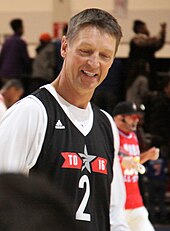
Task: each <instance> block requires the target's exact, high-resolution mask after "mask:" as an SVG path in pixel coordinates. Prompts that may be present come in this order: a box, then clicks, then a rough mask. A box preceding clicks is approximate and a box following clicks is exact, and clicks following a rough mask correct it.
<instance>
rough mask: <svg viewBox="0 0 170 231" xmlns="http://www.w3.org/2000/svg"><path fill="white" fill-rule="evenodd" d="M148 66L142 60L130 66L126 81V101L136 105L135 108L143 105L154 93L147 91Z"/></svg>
mask: <svg viewBox="0 0 170 231" xmlns="http://www.w3.org/2000/svg"><path fill="white" fill-rule="evenodd" d="M149 77H150V65H149V63H148V62H147V61H146V60H144V59H139V60H137V61H136V62H135V63H133V64H132V66H131V69H130V70H129V75H128V77H127V81H126V100H127V101H132V102H134V103H136V105H137V107H140V105H141V104H145V102H146V101H147V100H148V98H149V97H152V96H154V95H156V91H151V90H150V89H149Z"/></svg>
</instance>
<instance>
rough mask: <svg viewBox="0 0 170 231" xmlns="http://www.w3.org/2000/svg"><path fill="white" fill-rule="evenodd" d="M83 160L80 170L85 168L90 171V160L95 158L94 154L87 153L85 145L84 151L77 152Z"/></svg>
mask: <svg viewBox="0 0 170 231" xmlns="http://www.w3.org/2000/svg"><path fill="white" fill-rule="evenodd" d="M79 155H80V156H81V158H82V160H83V165H82V169H81V171H83V170H84V169H85V168H86V169H87V170H88V171H89V172H90V173H91V167H90V162H91V161H92V160H94V159H95V158H96V156H93V155H88V153H87V148H86V145H85V147H84V153H79Z"/></svg>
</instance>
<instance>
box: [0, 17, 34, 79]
mask: <svg viewBox="0 0 170 231" xmlns="http://www.w3.org/2000/svg"><path fill="white" fill-rule="evenodd" d="M10 26H11V28H12V30H13V32H14V33H13V35H12V36H10V37H9V38H7V39H6V40H5V42H4V44H3V45H2V50H1V53H0V77H1V78H6V79H7V78H19V77H23V76H24V75H28V74H30V72H31V59H30V57H29V54H28V50H27V44H26V42H25V41H24V40H22V39H21V36H22V35H23V33H24V26H23V21H22V20H21V19H13V20H12V21H11V22H10Z"/></svg>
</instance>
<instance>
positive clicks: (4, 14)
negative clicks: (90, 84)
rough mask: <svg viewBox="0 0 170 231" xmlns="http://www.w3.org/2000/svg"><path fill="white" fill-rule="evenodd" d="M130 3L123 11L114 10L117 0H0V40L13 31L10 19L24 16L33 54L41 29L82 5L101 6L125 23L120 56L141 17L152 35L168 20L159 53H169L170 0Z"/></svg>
mask: <svg viewBox="0 0 170 231" xmlns="http://www.w3.org/2000/svg"><path fill="white" fill-rule="evenodd" d="M127 3H128V4H127V13H126V14H124V15H120V14H117V13H116V12H115V5H114V0H0V43H2V42H3V35H4V34H9V33H11V29H10V27H9V21H10V20H11V19H12V18H14V17H21V18H22V19H23V20H24V24H25V35H24V38H25V39H26V41H27V42H28V43H29V44H30V46H29V49H30V52H31V54H32V55H33V56H34V49H35V45H36V43H37V42H38V36H39V35H40V33H42V32H50V33H53V23H54V22H60V21H61V22H66V21H68V20H69V18H70V17H71V16H72V15H73V14H75V13H77V12H78V11H80V10H82V9H85V8H89V7H99V8H102V9H105V10H107V11H109V12H110V13H111V14H113V15H115V16H116V17H117V19H118V21H119V23H120V25H121V27H122V31H123V34H124V36H123V38H122V42H121V46H120V47H119V50H118V54H117V56H120V57H126V56H127V55H128V49H129V40H130V38H131V37H132V35H133V32H132V23H133V20H134V19H137V18H138V19H142V20H144V21H145V22H146V23H147V25H148V28H149V30H150V32H151V34H153V35H154V34H156V33H158V30H159V25H160V23H161V22H163V21H165V22H167V23H168V28H167V44H166V46H165V47H164V48H163V49H162V50H161V51H159V52H157V56H158V57H170V0H127Z"/></svg>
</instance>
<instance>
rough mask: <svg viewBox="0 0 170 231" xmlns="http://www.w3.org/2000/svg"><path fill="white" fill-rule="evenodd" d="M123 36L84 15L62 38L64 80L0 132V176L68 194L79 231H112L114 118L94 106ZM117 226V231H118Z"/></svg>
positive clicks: (14, 114)
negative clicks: (38, 179) (41, 180)
mask: <svg viewBox="0 0 170 231" xmlns="http://www.w3.org/2000/svg"><path fill="white" fill-rule="evenodd" d="M121 36H122V33H121V29H120V26H119V25H118V23H117V21H116V20H115V18H114V17H113V16H112V15H110V14H109V13H108V12H106V11H103V10H100V9H86V10H84V11H82V12H80V13H78V14H76V15H75V16H73V17H72V18H71V20H70V22H69V25H68V31H67V34H66V36H64V37H63V38H62V44H61V55H62V57H63V59H64V62H63V66H62V70H61V72H60V74H59V75H58V76H57V78H56V79H55V80H54V81H53V82H52V83H51V84H49V85H46V86H43V87H41V88H40V89H38V90H37V91H36V92H34V93H33V94H32V95H30V96H28V97H27V98H25V99H23V100H21V101H20V102H19V103H17V104H16V105H15V106H14V107H13V108H12V109H11V110H10V111H9V112H8V113H7V114H6V118H5V119H4V120H3V122H2V123H1V125H0V139H1V143H0V150H1V151H0V170H1V171H13V172H26V173H30V175H31V176H32V177H34V174H37V173H38V174H42V175H45V176H46V177H48V178H49V179H50V181H52V182H53V183H54V185H55V187H56V190H57V191H59V192H61V193H62V192H63V193H64V195H65V197H66V201H68V203H67V207H68V209H69V211H70V216H71V219H72V221H74V222H75V225H76V230H77V231H80V230H85V231H94V230H95V231H104V230H105V231H109V230H110V219H109V209H110V190H111V183H112V178H113V161H114V154H115V152H114V145H115V147H116V146H117V142H116V132H114V134H113V130H112V127H111V122H110V121H111V120H112V118H110V117H109V115H108V116H106V115H105V113H103V112H102V111H100V110H99V109H98V108H97V107H96V106H95V105H91V104H90V100H91V97H92V95H93V93H94V90H95V88H96V87H97V86H98V85H99V84H100V83H101V82H102V81H103V80H104V79H105V77H106V75H107V73H108V70H109V68H110V66H111V64H112V62H113V60H114V57H115V54H116V51H117V48H118V44H119V42H120V39H121ZM108 117H109V118H110V120H109V118H108ZM8 126H9V127H8ZM112 126H113V129H114V127H115V125H114V123H112ZM21 132H22V135H21ZM114 138H115V139H114ZM8 140H10V143H9V142H8ZM113 140H115V141H113ZM115 155H116V154H115ZM117 167H118V166H117ZM116 174H117V171H115V172H114V176H115V177H114V178H116ZM119 184H121V182H120V183H119ZM115 188H116V186H115V187H114V189H113V191H114V190H115V191H116V189H115ZM112 203H113V207H114V205H117V201H115V200H112ZM114 221H116V218H115V219H114V220H113V221H112V228H113V229H112V230H118V231H120V230H121V229H119V227H115V224H114ZM66 222H67V220H66ZM122 230H127V229H126V228H124V229H123V228H122Z"/></svg>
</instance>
